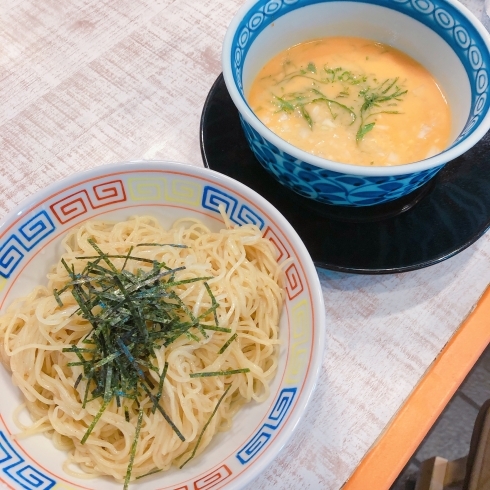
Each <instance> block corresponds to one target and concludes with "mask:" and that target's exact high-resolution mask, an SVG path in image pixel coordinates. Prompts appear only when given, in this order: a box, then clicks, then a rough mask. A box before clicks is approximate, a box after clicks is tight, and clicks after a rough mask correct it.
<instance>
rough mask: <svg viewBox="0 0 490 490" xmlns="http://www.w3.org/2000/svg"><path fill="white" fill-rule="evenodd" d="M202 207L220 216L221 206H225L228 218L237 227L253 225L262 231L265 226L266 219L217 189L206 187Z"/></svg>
mask: <svg viewBox="0 0 490 490" xmlns="http://www.w3.org/2000/svg"><path fill="white" fill-rule="evenodd" d="M201 205H202V207H203V208H205V209H209V210H211V211H214V212H215V213H218V214H219V213H220V205H221V206H223V207H224V211H225V212H226V214H227V215H228V217H229V218H230V219H231V221H233V222H234V223H236V224H237V225H247V224H252V225H256V226H257V227H258V228H259V229H262V228H263V227H264V225H265V221H264V218H262V217H261V216H260V215H259V214H257V213H256V212H255V211H253V210H252V209H251V208H250V207H249V206H247V205H246V204H241V203H239V202H238V199H237V198H236V197H234V196H232V195H231V194H227V193H226V192H223V191H222V190H221V189H217V188H216V187H211V186H209V185H207V186H205V187H204V191H203V195H202V202H201Z"/></svg>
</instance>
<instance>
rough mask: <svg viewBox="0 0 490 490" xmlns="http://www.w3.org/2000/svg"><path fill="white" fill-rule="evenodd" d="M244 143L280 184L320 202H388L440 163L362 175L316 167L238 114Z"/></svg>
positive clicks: (409, 189)
mask: <svg viewBox="0 0 490 490" xmlns="http://www.w3.org/2000/svg"><path fill="white" fill-rule="evenodd" d="M240 119H241V122H242V127H243V130H244V132H245V136H246V138H247V141H248V144H249V145H250V148H251V149H252V151H253V152H254V154H255V157H256V158H257V160H258V161H259V162H260V163H261V165H262V166H263V167H264V168H265V169H266V170H267V171H268V172H269V173H270V174H272V176H273V177H275V178H276V179H277V180H278V181H279V182H280V183H281V184H283V185H284V186H286V187H289V188H290V189H291V190H293V191H294V192H296V193H298V194H300V195H301V196H304V197H307V198H309V199H314V200H315V201H319V202H322V203H324V204H333V205H339V206H372V205H374V204H380V203H383V202H388V201H392V200H394V199H397V198H399V197H402V196H404V195H406V194H409V193H410V192H412V191H414V190H415V189H417V188H418V187H420V186H421V185H423V184H425V183H426V182H428V181H429V180H430V179H431V178H432V177H434V175H435V174H436V173H437V172H439V170H441V169H442V167H443V166H444V165H440V166H439V167H435V168H431V169H428V170H424V171H422V172H418V173H411V174H406V175H394V176H386V177H366V176H362V175H350V174H349V175H347V174H342V173H338V172H333V171H332V170H327V169H324V168H320V167H316V166H314V165H310V164H309V163H306V162H303V161H301V160H298V159H297V158H294V157H292V156H291V155H289V154H288V153H285V152H283V151H281V150H279V148H277V147H276V146H274V145H273V144H272V143H270V142H269V141H266V140H265V139H264V138H262V136H261V135H260V134H259V133H257V131H255V129H253V128H252V126H250V125H249V124H248V123H246V122H245V121H244V120H243V118H242V117H240Z"/></svg>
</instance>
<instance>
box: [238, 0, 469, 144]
mask: <svg viewBox="0 0 490 490" xmlns="http://www.w3.org/2000/svg"><path fill="white" fill-rule="evenodd" d="M326 36H356V37H363V38H366V39H373V40H376V41H378V42H382V43H384V44H388V45H390V46H393V47H395V48H397V49H399V50H401V51H403V52H405V53H406V54H408V55H409V56H411V57H412V58H414V59H415V60H416V61H418V62H419V63H421V64H422V65H423V66H424V67H425V68H427V69H428V70H429V71H430V72H431V73H432V75H433V76H434V77H435V79H436V80H437V82H438V83H439V85H440V87H441V88H442V91H443V93H444V95H445V96H446V98H447V101H448V103H449V107H450V108H451V115H452V127H451V138H450V139H451V143H452V142H454V140H455V139H456V138H457V137H458V136H459V134H460V133H461V131H462V130H463V128H464V125H465V124H466V121H467V120H468V115H469V112H470V105H471V88H470V83H469V80H468V76H467V75H466V71H465V69H464V66H463V64H462V63H461V61H460V60H459V58H458V57H457V56H456V54H455V53H454V51H453V50H452V49H451V47H450V46H449V44H448V43H447V42H446V41H444V40H443V39H442V38H441V37H440V36H438V35H437V34H436V33H435V32H434V31H432V30H431V29H429V28H428V27H426V26H425V25H423V24H422V23H421V22H419V21H417V20H415V19H412V18H411V17H409V16H408V15H405V14H402V13H400V12H397V11H395V10H391V9H388V8H385V7H381V6H378V5H371V4H367V3H358V2H344V1H342V2H325V3H318V4H315V5H309V6H306V7H302V8H300V9H297V10H295V11H292V12H289V13H287V14H285V15H283V16H281V17H279V18H278V19H277V20H275V21H274V22H273V23H272V24H270V25H269V26H268V27H267V28H266V29H264V30H263V31H262V32H261V33H260V34H259V35H258V36H257V39H256V40H255V41H254V42H253V44H252V45H251V47H250V49H249V51H248V53H247V57H246V60H245V63H244V68H243V87H244V93H245V96H247V94H248V92H249V90H250V86H251V84H252V82H253V80H254V79H255V77H256V76H257V73H258V72H259V71H260V69H261V68H262V67H263V66H264V65H265V63H267V61H269V60H270V59H271V58H272V57H273V56H275V55H276V54H278V53H280V52H281V51H283V50H285V49H287V48H289V47H291V46H294V45H295V44H298V43H300V42H304V41H309V40H312V39H317V38H321V37H326Z"/></svg>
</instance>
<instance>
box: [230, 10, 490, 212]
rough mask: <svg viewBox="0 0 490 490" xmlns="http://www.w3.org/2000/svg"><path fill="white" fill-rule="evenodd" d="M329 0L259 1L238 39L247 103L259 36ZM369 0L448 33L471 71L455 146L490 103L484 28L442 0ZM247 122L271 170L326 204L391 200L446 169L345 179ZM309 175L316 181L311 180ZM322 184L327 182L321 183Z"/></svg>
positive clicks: (237, 66)
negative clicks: (251, 57)
mask: <svg viewBox="0 0 490 490" xmlns="http://www.w3.org/2000/svg"><path fill="white" fill-rule="evenodd" d="M325 1H327V2H328V1H336V0H259V1H258V2H257V3H256V4H255V5H254V6H253V7H252V8H251V9H250V11H249V12H248V13H247V14H246V15H245V16H244V18H243V20H242V22H241V23H240V25H239V26H238V27H237V30H236V34H235V36H234V39H233V42H232V47H231V66H232V71H233V78H234V81H235V84H236V86H237V88H238V90H239V92H240V95H241V97H242V98H243V100H244V102H245V103H247V101H246V99H245V96H244V94H243V83H242V73H243V65H244V62H245V58H246V56H247V53H248V51H249V49H250V46H251V45H252V43H253V42H254V40H255V39H256V38H257V36H258V35H259V34H260V33H261V32H262V31H263V30H264V29H265V28H266V27H267V26H269V25H270V24H271V23H273V22H274V21H275V20H277V18H278V17H281V16H283V15H285V14H287V13H289V12H291V11H293V10H296V9H298V8H302V7H305V6H309V5H315V4H317V3H323V2H325ZM352 1H356V2H359V3H363V0H352ZM368 3H370V4H374V5H379V6H382V7H387V8H390V9H393V10H396V11H398V12H401V13H404V14H407V15H409V16H410V17H412V18H414V19H416V20H418V21H420V22H421V23H422V24H424V25H426V26H427V27H429V28H430V29H432V30H433V31H434V32H436V33H437V34H438V35H439V36H440V37H442V38H443V39H444V40H445V41H446V42H447V43H448V44H449V45H450V46H451V48H452V49H453V50H454V52H455V53H456V55H457V56H458V57H459V59H460V60H461V62H462V64H463V66H464V67H465V70H466V73H467V75H468V79H469V82H470V86H471V94H472V99H471V107H470V115H469V117H468V120H467V122H466V125H465V127H464V128H463V131H462V132H461V134H460V135H459V137H458V138H457V139H456V141H455V142H454V143H453V145H454V144H456V143H459V142H460V141H462V140H464V139H465V138H467V137H468V136H469V135H470V134H472V133H473V131H474V130H475V129H476V127H477V126H478V123H479V122H480V120H481V119H482V118H483V117H484V116H485V114H486V113H487V111H488V107H489V105H490V98H489V97H488V95H487V92H488V87H489V67H490V55H489V52H488V49H487V47H486V44H485V42H484V40H483V39H482V38H481V36H480V34H479V32H478V31H477V30H476V29H475V27H474V26H473V25H472V24H471V23H470V22H468V20H467V19H466V18H465V17H464V16H463V15H462V14H461V13H460V12H459V11H458V10H457V9H456V8H454V7H453V6H451V5H449V4H446V3H443V2H441V1H439V0H369V2H368ZM242 126H244V129H245V133H246V136H247V140H248V141H249V143H250V146H251V149H252V151H253V152H254V153H255V156H256V157H257V159H258V160H259V161H260V162H261V164H262V165H263V166H264V167H265V168H266V170H268V171H269V172H270V173H272V174H273V175H274V176H276V177H277V178H278V179H279V181H280V182H281V183H282V184H283V185H286V186H287V187H289V188H290V189H292V190H294V191H295V192H297V193H299V194H301V195H303V196H306V197H310V198H312V199H316V200H318V201H321V202H324V203H329V204H340V205H350V206H368V205H373V204H378V203H381V202H386V201H391V200H393V199H396V198H397V197H400V196H403V195H405V194H408V193H409V192H411V191H412V190H414V189H416V188H417V187H420V185H422V184H423V183H424V182H427V180H428V179H429V178H430V177H432V176H433V175H435V174H436V173H437V172H438V171H439V170H440V169H441V167H438V168H436V169H430V170H428V171H424V172H421V173H419V174H416V175H403V176H397V177H387V178H379V179H377V178H367V177H357V176H349V177H347V176H344V177H345V179H347V181H345V180H344V177H343V174H337V173H336V172H331V171H328V170H324V169H319V168H317V167H314V166H312V165H309V164H306V163H304V162H302V161H300V160H298V159H296V158H293V157H291V156H290V155H288V154H286V153H284V152H281V151H279V150H278V148H277V147H276V146H275V145H272V144H271V143H269V142H268V141H265V140H264V139H263V138H261V137H260V136H259V135H258V133H257V132H256V131H254V130H253V129H252V128H251V127H250V126H249V125H248V124H247V123H245V121H243V120H242ZM303 177H307V178H309V179H310V180H306V181H305V180H304V178H303ZM349 179H350V180H351V182H350V180H349ZM378 181H379V184H378V183H377V182H378ZM321 182H323V184H324V185H323V186H322V185H320V184H321ZM381 186H383V187H381ZM386 186H388V188H390V189H392V192H390V193H389V194H388V195H387V196H386V197H385V198H381V197H380V196H381V194H385V192H386V189H385V188H386ZM390 186H393V187H390ZM343 193H345V195H347V196H348V197H349V200H348V202H346V201H345V200H344V199H345V198H341V195H342V194H343Z"/></svg>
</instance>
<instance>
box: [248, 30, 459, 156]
mask: <svg viewBox="0 0 490 490" xmlns="http://www.w3.org/2000/svg"><path fill="white" fill-rule="evenodd" d="M248 102H249V104H250V107H251V108H252V110H253V111H254V112H255V114H256V115H257V117H258V118H259V119H260V120H261V121H262V122H263V123H264V124H265V125H266V126H268V127H269V129H271V130H272V131H273V132H274V133H276V134H277V135H278V136H280V137H281V138H283V139H284V140H286V141H288V142H289V143H291V144H293V145H294V146H297V147H298V148H301V149H302V150H305V151H307V152H310V153H313V154H314V155H317V156H319V157H323V158H326V159H329V160H334V161H337V162H343V163H351V164H357V165H400V164H404V163H411V162H416V161H419V160H423V159H425V158H429V157H431V156H433V155H436V154H437V153H440V152H441V151H443V150H444V149H445V148H446V147H447V145H448V144H449V136H450V130H451V114H450V109H449V106H448V104H447V102H446V99H445V97H444V94H443V93H442V91H441V89H440V87H439V85H438V84H437V82H436V80H435V79H434V78H433V77H432V75H431V74H430V73H429V72H428V71H427V70H426V69H425V68H424V67H423V66H422V65H421V64H420V63H418V62H416V61H415V60H414V59H412V58H410V57H409V56H407V55H406V54H404V53H402V52H401V51H399V50H397V49H395V48H392V47H390V46H388V45H385V44H381V43H378V42H375V41H370V40H367V39H362V38H355V37H327V38H322V39H317V40H313V41H309V42H305V43H301V44H298V45H296V46H293V47H291V48H289V49H287V50H286V51H283V52H282V53H280V54H278V55H277V56H275V57H274V58H272V59H271V60H270V61H269V62H268V63H267V64H266V65H265V66H264V67H263V68H262V70H261V71H260V72H259V74H258V75H257V77H256V79H255V80H254V82H253V84H252V86H251V89H250V93H249V97H248Z"/></svg>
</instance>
